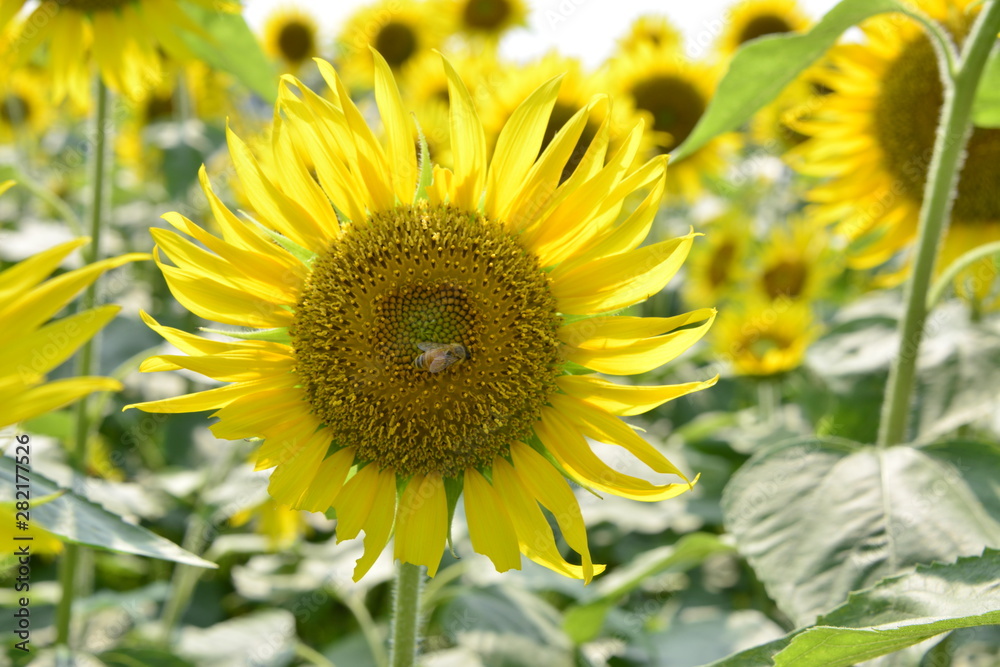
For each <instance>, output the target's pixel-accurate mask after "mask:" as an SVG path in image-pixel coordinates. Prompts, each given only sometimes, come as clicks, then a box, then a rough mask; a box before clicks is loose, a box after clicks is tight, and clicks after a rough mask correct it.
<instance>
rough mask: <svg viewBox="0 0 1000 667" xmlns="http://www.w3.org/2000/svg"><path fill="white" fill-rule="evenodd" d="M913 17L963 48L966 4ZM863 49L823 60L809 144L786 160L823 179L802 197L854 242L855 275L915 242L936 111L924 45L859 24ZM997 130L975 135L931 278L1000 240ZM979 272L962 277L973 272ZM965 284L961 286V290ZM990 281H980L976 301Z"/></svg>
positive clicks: (916, 32)
mask: <svg viewBox="0 0 1000 667" xmlns="http://www.w3.org/2000/svg"><path fill="white" fill-rule="evenodd" d="M918 4H919V5H920V8H921V9H922V10H923V11H924V12H926V13H927V14H929V15H930V16H931V17H932V18H933V19H935V20H937V21H939V22H941V23H942V25H944V26H945V27H946V28H947V29H948V31H949V32H951V34H952V35H953V36H954V38H955V39H956V40H957V41H958V42H961V41H962V40H963V39H964V37H965V36H966V35H967V34H968V31H969V29H970V28H971V25H972V22H973V21H974V19H975V10H974V9H972V10H970V11H966V10H967V9H969V5H970V2H967V1H966V0H949V1H948V2H945V1H944V0H940V1H934V2H931V1H929V0H928V1H924V2H920V3H918ZM863 30H864V36H865V41H864V42H863V43H859V44H844V45H842V46H838V47H836V48H835V49H834V50H833V51H832V52H831V62H832V65H833V67H831V68H830V69H829V70H827V74H826V76H825V77H824V79H823V81H822V83H823V84H824V85H826V86H827V87H828V88H830V89H831V90H832V91H833V93H831V94H830V95H828V96H827V99H826V100H825V102H824V105H823V106H822V109H821V112H820V113H819V114H817V115H816V117H815V118H813V119H812V120H811V121H809V122H806V123H804V125H805V128H806V131H807V133H808V134H810V135H811V136H812V138H811V139H810V140H809V141H807V142H805V143H804V144H802V145H801V146H799V147H798V148H797V149H795V150H794V151H793V152H794V154H795V156H796V157H797V158H798V160H797V161H796V162H794V164H795V166H796V168H798V169H799V170H800V171H802V172H803V173H805V174H808V175H810V176H815V177H818V178H822V179H825V180H826V182H825V183H822V184H820V185H818V186H817V187H815V188H813V189H812V190H811V191H810V192H809V194H808V198H809V200H810V201H812V202H813V203H814V204H815V206H814V215H815V216H816V218H817V219H818V220H820V221H821V222H824V223H828V224H835V225H836V229H837V231H838V232H839V233H840V234H841V235H843V236H845V237H846V238H847V239H848V240H849V241H852V244H851V246H850V247H849V249H848V253H849V254H848V261H849V262H850V265H851V266H852V267H854V268H870V267H874V266H878V265H880V264H883V263H884V262H886V261H887V260H889V259H890V258H892V257H893V256H894V255H896V254H897V253H899V252H900V251H901V250H903V249H905V248H906V247H907V246H908V245H909V244H910V242H911V241H912V240H913V239H914V238H915V237H916V232H917V218H918V214H919V211H920V206H921V202H922V200H923V190H924V184H925V182H926V180H927V171H928V168H929V164H930V156H931V154H932V149H933V145H934V136H935V131H936V127H937V123H938V117H939V116H940V109H941V105H942V103H943V97H942V88H941V81H940V78H939V76H938V69H937V60H936V57H935V54H934V49H933V47H932V46H931V43H930V41H929V40H928V38H927V37H926V36H925V34H924V32H923V30H922V29H921V28H920V27H919V26H918V25H917V24H916V23H915V22H913V21H912V20H910V19H906V18H903V17H901V16H898V15H892V16H891V17H888V18H877V19H873V20H870V21H868V22H866V23H865V24H864V25H863ZM998 184H1000V130H998V129H986V128H978V127H977V128H974V129H973V132H972V134H971V136H970V138H969V143H968V148H967V153H966V157H965V160H964V163H963V166H962V171H961V175H960V177H959V182H958V193H957V197H956V199H955V202H954V205H953V208H952V213H951V224H950V227H949V231H948V233H947V235H946V236H945V239H944V243H943V246H942V248H941V253H940V260H939V264H938V269H939V270H940V269H943V268H944V267H945V266H946V264H947V262H948V261H949V260H950V259H953V258H955V257H957V256H959V255H961V254H962V253H964V252H965V251H967V250H969V249H971V248H972V247H975V246H977V245H980V244H983V243H988V242H990V241H995V240H998V239H1000V186H998ZM976 269H977V267H973V268H972V269H970V270H971V271H973V272H974V271H975V270H976ZM963 284H964V281H963V280H962V279H961V278H960V284H959V288H960V289H961V288H962V285H963ZM989 288H990V281H980V283H979V293H978V294H970V295H969V296H972V297H975V298H981V297H982V296H983V294H985V292H988V290H989Z"/></svg>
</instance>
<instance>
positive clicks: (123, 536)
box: [0, 456, 216, 568]
mask: <svg viewBox="0 0 1000 667" xmlns="http://www.w3.org/2000/svg"><path fill="white" fill-rule="evenodd" d="M22 474H23V469H22ZM29 478H30V480H31V482H30V484H31V497H32V498H41V497H43V496H48V495H50V494H53V493H56V492H58V491H60V489H59V486H58V485H57V484H55V482H52V481H51V480H48V479H46V478H45V477H43V476H42V475H41V474H39V473H38V472H37V471H36V470H32V471H31V473H30V475H29ZM15 480H17V468H16V466H15V464H14V461H13V460H12V459H11V458H9V457H6V456H4V457H0V482H2V483H3V485H4V487H5V488H8V489H13V488H14V485H15V483H21V482H20V481H17V482H16V481H15ZM22 480H23V478H22ZM30 511H31V521H32V522H37V523H38V525H40V526H42V527H43V528H45V529H46V530H48V531H49V532H51V533H52V534H54V535H58V536H59V537H60V538H62V539H63V540H65V541H67V542H72V543H74V544H84V545H86V546H89V547H95V548H97V549H107V550H108V551H117V552H119V553H127V554H136V555H138V556H148V557H149V558H158V559H160V560H169V561H174V562H175V563H187V564H188V565H196V566H198V567H212V568H214V567H216V565H215V564H214V563H210V562H209V561H207V560H204V559H203V558H199V557H198V556H196V555H194V554H193V553H191V552H190V551H186V550H184V549H182V548H180V547H179V546H177V545H176V544H174V543H173V542H171V541H170V540H167V539H164V538H162V537H160V536H159V535H157V534H156V533H152V532H150V531H148V530H146V529H145V528H143V527H142V526H136V525H133V524H131V523H125V522H124V521H122V520H121V518H120V517H117V516H115V515H114V514H112V513H111V512H109V511H107V510H106V509H104V508H102V507H100V506H99V505H95V504H94V503H92V502H90V501H89V500H85V499H84V498H81V497H80V496H77V495H76V494H74V493H71V492H65V493H63V495H62V496H60V497H59V498H56V499H55V500H52V501H49V502H47V503H45V504H44V505H33V506H32V508H31V510H30Z"/></svg>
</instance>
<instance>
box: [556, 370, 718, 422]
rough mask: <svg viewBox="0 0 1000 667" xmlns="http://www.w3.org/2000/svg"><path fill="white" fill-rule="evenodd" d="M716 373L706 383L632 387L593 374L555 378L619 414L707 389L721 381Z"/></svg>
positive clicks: (641, 410) (638, 412) (564, 387)
mask: <svg viewBox="0 0 1000 667" xmlns="http://www.w3.org/2000/svg"><path fill="white" fill-rule="evenodd" d="M718 380H719V376H718V375H716V376H715V377H714V378H712V379H711V380H705V381H704V382H685V383H683V384H665V385H657V386H643V387H639V386H630V385H620V384H615V383H614V382H608V381H607V380H602V379H600V378H596V377H593V376H591V375H564V376H562V377H560V378H557V379H556V384H557V385H559V388H560V389H562V390H563V391H564V392H566V393H567V394H569V395H570V396H575V397H576V398H579V399H582V400H584V401H586V402H587V403H589V404H591V405H594V406H596V407H598V408H601V409H603V410H607V411H608V412H610V413H611V414H613V415H618V416H619V417H629V416H632V415H641V414H643V413H644V412H649V411H650V410H652V409H653V408H656V407H658V406H660V405H663V404H664V403H666V402H667V401H672V400H674V399H675V398H679V397H681V396H686V395H687V394H690V393H693V392H696V391H701V390H702V389H707V388H709V387H711V386H713V385H714V384H715V383H716V382H718Z"/></svg>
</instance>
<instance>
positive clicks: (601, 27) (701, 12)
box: [244, 0, 837, 67]
mask: <svg viewBox="0 0 1000 667" xmlns="http://www.w3.org/2000/svg"><path fill="white" fill-rule="evenodd" d="M734 2H735V0H527V3H528V5H529V6H530V7H531V15H530V17H529V27H528V28H527V29H520V30H517V31H516V32H513V33H511V34H509V35H508V36H507V37H506V39H504V41H503V42H502V43H501V53H503V54H504V55H505V56H507V57H509V58H511V59H512V60H518V61H523V60H526V59H529V58H532V57H534V56H537V55H541V54H544V53H545V52H547V51H549V50H551V49H553V48H556V49H558V50H559V51H560V52H561V53H563V54H566V55H569V56H576V57H577V58H579V59H580V60H581V61H582V62H583V63H584V64H585V65H587V66H590V67H594V66H597V65H599V64H600V63H602V62H603V61H604V60H605V59H606V58H607V57H608V56H609V55H610V54H611V50H612V48H613V47H614V44H615V40H616V39H617V38H618V37H620V36H621V35H623V34H624V33H625V32H626V31H627V29H628V27H629V25H630V24H631V22H632V21H633V20H634V19H635V18H636V17H638V16H640V15H642V14H650V13H664V14H666V15H667V16H668V17H669V18H670V20H671V21H672V22H673V24H674V25H675V26H677V27H678V28H679V29H680V30H681V31H682V32H683V33H684V37H685V40H686V46H687V49H688V53H689V55H692V56H694V55H696V51H697V46H698V44H699V43H700V44H702V45H707V44H709V43H711V42H712V41H713V40H714V38H715V36H716V35H718V33H719V32H720V30H721V28H722V25H723V21H724V20H725V16H726V9H727V8H728V7H730V6H731V5H732V4H734ZM368 4H372V3H371V2H370V1H367V0H245V2H244V7H245V11H244V14H245V16H246V18H247V21H248V22H249V23H250V26H251V27H252V28H254V29H255V30H257V31H260V29H261V27H262V26H263V25H264V21H265V20H266V19H267V16H268V14H270V13H271V12H272V11H273V10H274V9H276V8H280V7H300V8H302V9H304V10H307V11H309V12H310V13H311V14H313V15H314V16H316V17H317V18H318V19H319V21H320V26H321V28H322V30H323V32H324V34H325V35H326V36H327V38H329V39H332V37H333V36H334V35H336V34H337V32H339V29H340V27H341V25H343V22H344V20H345V19H346V18H347V17H348V16H350V15H351V14H352V13H353V12H354V11H355V10H357V9H358V8H359V7H362V6H364V5H368ZM835 4H837V0H799V6H800V7H802V8H803V11H805V12H806V13H807V14H808V15H810V16H812V17H813V18H814V19H816V18H819V17H820V16H822V15H823V14H824V13H826V12H827V11H828V10H829V9H830V8H831V7H833V6H834V5H835Z"/></svg>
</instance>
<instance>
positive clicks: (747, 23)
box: [718, 0, 811, 57]
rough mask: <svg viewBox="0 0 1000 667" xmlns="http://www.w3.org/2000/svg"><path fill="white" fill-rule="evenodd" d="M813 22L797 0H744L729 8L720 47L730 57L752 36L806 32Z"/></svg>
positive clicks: (721, 51)
mask: <svg viewBox="0 0 1000 667" xmlns="http://www.w3.org/2000/svg"><path fill="white" fill-rule="evenodd" d="M810 23H811V22H810V20H809V17H807V16H806V15H805V14H803V13H802V10H801V9H800V8H799V3H798V2H797V1H796V0H742V1H741V2H739V3H737V4H736V5H735V6H733V7H732V8H731V9H730V10H729V14H728V21H727V23H726V29H725V30H724V31H723V32H722V34H721V35H720V36H719V44H718V48H719V51H720V53H722V55H724V56H726V57H730V56H732V55H733V54H734V53H736V51H737V50H738V49H739V48H740V47H741V46H743V45H744V44H746V43H747V42H749V41H750V40H753V39H757V38H758V37H764V36H766V35H781V34H784V33H787V32H805V31H806V30H807V29H808V28H809V25H810Z"/></svg>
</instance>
